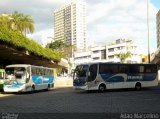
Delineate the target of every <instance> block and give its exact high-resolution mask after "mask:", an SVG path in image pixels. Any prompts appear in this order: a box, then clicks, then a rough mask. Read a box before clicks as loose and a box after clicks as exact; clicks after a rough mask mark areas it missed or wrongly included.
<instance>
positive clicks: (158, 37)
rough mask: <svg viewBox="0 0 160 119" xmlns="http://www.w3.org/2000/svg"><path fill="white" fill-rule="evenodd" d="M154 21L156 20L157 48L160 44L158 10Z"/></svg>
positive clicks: (159, 14) (159, 17)
mask: <svg viewBox="0 0 160 119" xmlns="http://www.w3.org/2000/svg"><path fill="white" fill-rule="evenodd" d="M156 22H157V48H158V47H159V46H160V10H159V11H158V13H157V16H156Z"/></svg>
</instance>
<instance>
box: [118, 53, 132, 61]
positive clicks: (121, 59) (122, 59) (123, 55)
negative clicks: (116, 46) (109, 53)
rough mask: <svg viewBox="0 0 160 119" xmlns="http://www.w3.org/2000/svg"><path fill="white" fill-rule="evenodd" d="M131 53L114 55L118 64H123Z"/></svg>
mask: <svg viewBox="0 0 160 119" xmlns="http://www.w3.org/2000/svg"><path fill="white" fill-rule="evenodd" d="M131 55H132V54H131V52H130V51H128V52H127V53H119V54H116V56H117V57H118V58H119V59H120V62H121V63H124V62H125V60H126V59H127V58H128V57H131Z"/></svg>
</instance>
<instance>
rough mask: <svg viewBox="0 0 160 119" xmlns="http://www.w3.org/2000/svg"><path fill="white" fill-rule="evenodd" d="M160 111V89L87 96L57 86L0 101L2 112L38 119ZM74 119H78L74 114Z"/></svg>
mask: <svg viewBox="0 0 160 119" xmlns="http://www.w3.org/2000/svg"><path fill="white" fill-rule="evenodd" d="M4 95H6V94H4ZM7 95H8V94H7ZM159 112H160V87H157V88H147V89H143V90H142V91H134V90H132V89H127V90H109V91H106V92H105V93H98V92H92V93H87V92H86V91H75V90H73V89H72V87H66V88H61V87H57V88H56V89H53V90H51V91H40V92H36V93H34V94H29V93H27V94H12V95H11V96H6V97H3V98H0V113H2V114H5V113H9V114H12V113H14V114H16V113H25V114H28V113H32V114H35V113H36V114H37V116H39V115H42V117H43V114H39V113H48V117H50V116H51V117H53V113H54V114H58V115H59V114H60V115H61V114H77V113H78V114H82V113H85V114H87V113H88V114H91V115H92V116H94V114H95V113H98V114H109V113H111V114H120V113H159ZM49 114H50V115H49ZM23 116H24V115H23ZM67 116H68V115H67ZM70 116H71V117H74V116H73V115H70ZM101 116H104V115H101ZM101 116H100V117H101ZM105 116H106V115H105ZM63 117H64V116H63ZM94 117H95V116H94ZM43 118H44V117H43ZM96 118H97V117H96ZM159 118H160V115H159Z"/></svg>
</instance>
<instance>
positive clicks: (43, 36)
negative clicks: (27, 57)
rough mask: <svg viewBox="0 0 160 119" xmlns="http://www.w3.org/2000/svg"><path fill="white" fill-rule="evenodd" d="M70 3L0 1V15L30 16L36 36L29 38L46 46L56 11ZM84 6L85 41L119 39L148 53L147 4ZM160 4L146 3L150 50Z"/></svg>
mask: <svg viewBox="0 0 160 119" xmlns="http://www.w3.org/2000/svg"><path fill="white" fill-rule="evenodd" d="M71 1H72V0H0V14H2V13H13V12H14V11H18V12H20V13H24V14H29V15H31V16H32V17H33V20H34V22H35V32H34V33H33V34H28V35H27V36H28V37H29V38H32V39H34V40H36V41H37V42H38V43H40V44H42V45H45V44H46V43H47V42H51V40H52V39H51V37H54V21H53V20H54V16H53V12H54V10H55V9H57V8H59V7H61V6H63V5H65V4H67V3H69V2H71ZM84 1H86V3H87V34H88V35H87V39H88V41H89V42H90V43H92V44H93V43H95V44H98V45H104V44H105V43H107V42H111V41H114V40H116V39H119V38H126V39H131V40H132V41H133V42H134V43H136V44H137V45H138V46H139V47H140V48H141V49H142V51H144V52H147V47H148V37H147V33H148V32H147V0H84ZM159 9H160V0H149V21H150V22H149V26H150V50H151V52H153V51H155V50H156V48H157V37H156V14H157V12H158V10H159Z"/></svg>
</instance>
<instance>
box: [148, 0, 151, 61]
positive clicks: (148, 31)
mask: <svg viewBox="0 0 160 119" xmlns="http://www.w3.org/2000/svg"><path fill="white" fill-rule="evenodd" d="M147 29H148V63H150V62H151V61H150V38H149V37H150V33H149V0H147Z"/></svg>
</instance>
